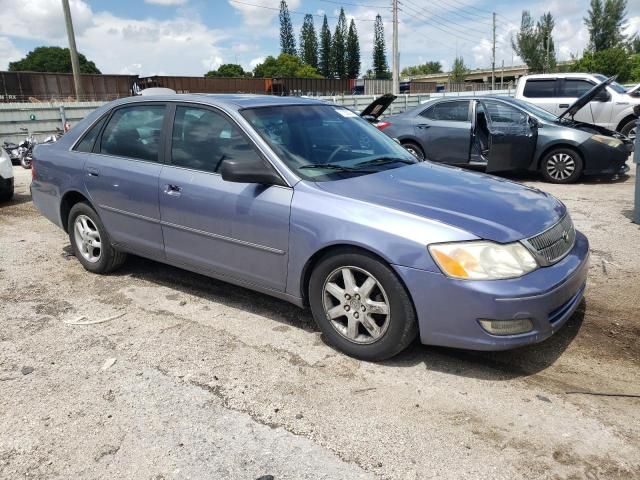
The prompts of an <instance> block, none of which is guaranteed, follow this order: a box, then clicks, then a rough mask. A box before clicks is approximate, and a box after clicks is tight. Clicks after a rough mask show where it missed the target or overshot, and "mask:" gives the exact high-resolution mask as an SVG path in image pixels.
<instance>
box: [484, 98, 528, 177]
mask: <svg viewBox="0 0 640 480" xmlns="http://www.w3.org/2000/svg"><path fill="white" fill-rule="evenodd" d="M480 103H481V104H482V105H483V106H484V108H485V111H486V112H488V115H487V124H488V127H489V157H488V162H487V172H499V171H506V170H518V169H525V168H528V167H529V165H530V164H531V160H532V159H533V154H534V152H535V148H536V142H537V140H538V132H537V129H536V127H534V126H532V125H531V124H530V123H529V115H528V114H526V113H525V112H523V111H522V110H520V109H518V108H516V107H514V106H512V105H509V104H508V103H503V102H500V101H496V100H482V101H481V102H480Z"/></svg>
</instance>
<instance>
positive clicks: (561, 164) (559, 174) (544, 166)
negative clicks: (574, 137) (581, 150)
mask: <svg viewBox="0 0 640 480" xmlns="http://www.w3.org/2000/svg"><path fill="white" fill-rule="evenodd" d="M582 169H583V163H582V158H580V155H579V154H578V153H577V152H576V151H575V150H571V149H569V148H556V149H554V150H551V151H550V152H549V153H547V155H545V157H544V158H543V159H542V162H541V163H540V171H541V173H542V176H543V177H544V179H545V180H546V181H547V182H551V183H573V182H575V181H577V180H578V178H580V176H581V175H582Z"/></svg>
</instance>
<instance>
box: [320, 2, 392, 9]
mask: <svg viewBox="0 0 640 480" xmlns="http://www.w3.org/2000/svg"><path fill="white" fill-rule="evenodd" d="M318 1H319V2H324V3H333V4H334V5H349V6H350V7H365V8H380V9H383V10H391V8H390V7H389V5H367V4H364V3H348V2H340V1H338V0H318Z"/></svg>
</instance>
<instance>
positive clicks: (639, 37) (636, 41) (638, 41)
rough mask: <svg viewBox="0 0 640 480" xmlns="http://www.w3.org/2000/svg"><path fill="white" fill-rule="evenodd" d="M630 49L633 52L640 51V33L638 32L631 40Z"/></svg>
mask: <svg viewBox="0 0 640 480" xmlns="http://www.w3.org/2000/svg"><path fill="white" fill-rule="evenodd" d="M629 50H630V51H631V53H640V34H637V33H636V35H635V36H634V37H633V38H631V39H630V40H629Z"/></svg>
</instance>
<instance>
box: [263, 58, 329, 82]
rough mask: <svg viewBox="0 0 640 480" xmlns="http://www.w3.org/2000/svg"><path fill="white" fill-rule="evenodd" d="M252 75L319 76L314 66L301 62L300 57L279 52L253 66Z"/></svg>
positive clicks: (281, 76) (280, 76) (282, 76)
mask: <svg viewBox="0 0 640 480" xmlns="http://www.w3.org/2000/svg"><path fill="white" fill-rule="evenodd" d="M253 75H254V76H255V77H258V78H265V77H267V78H268V77H275V78H288V77H304V78H321V76H320V75H318V72H317V71H316V69H315V68H313V67H312V66H311V65H307V64H306V63H303V62H302V60H300V57H298V56H296V55H290V54H288V53H281V54H280V55H279V56H278V58H275V57H273V56H271V55H269V56H268V57H267V58H265V60H264V62H262V63H261V64H260V65H257V66H256V68H254V70H253Z"/></svg>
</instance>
